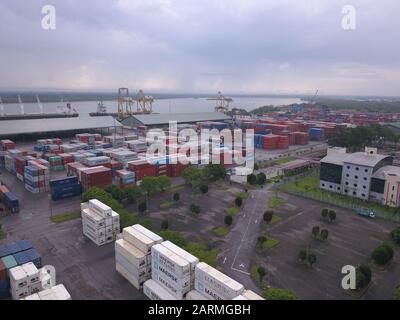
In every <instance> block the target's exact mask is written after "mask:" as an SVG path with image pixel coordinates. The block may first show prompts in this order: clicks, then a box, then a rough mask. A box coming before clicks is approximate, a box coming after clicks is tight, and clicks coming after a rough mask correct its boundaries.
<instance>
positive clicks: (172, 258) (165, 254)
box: [151, 244, 190, 278]
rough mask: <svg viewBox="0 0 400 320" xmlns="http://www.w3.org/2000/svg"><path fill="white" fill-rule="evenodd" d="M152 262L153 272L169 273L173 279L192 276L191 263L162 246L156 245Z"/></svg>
mask: <svg viewBox="0 0 400 320" xmlns="http://www.w3.org/2000/svg"><path fill="white" fill-rule="evenodd" d="M151 260H152V267H153V270H158V271H159V272H165V273H168V274H170V276H171V278H183V277H189V276H190V264H189V262H188V261H187V260H185V259H183V258H181V257H180V256H178V255H177V254H175V253H174V252H173V251H171V250H169V249H168V248H166V247H164V246H163V245H162V244H156V245H154V246H153V247H152V248H151Z"/></svg>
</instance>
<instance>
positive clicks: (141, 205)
mask: <svg viewBox="0 0 400 320" xmlns="http://www.w3.org/2000/svg"><path fill="white" fill-rule="evenodd" d="M138 210H139V212H140V213H143V212H145V211H146V210H147V203H146V202H141V203H139V206H138Z"/></svg>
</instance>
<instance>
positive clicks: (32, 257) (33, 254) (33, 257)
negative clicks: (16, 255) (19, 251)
mask: <svg viewBox="0 0 400 320" xmlns="http://www.w3.org/2000/svg"><path fill="white" fill-rule="evenodd" d="M25 254H26V256H27V257H28V258H29V261H30V262H33V264H34V265H35V266H36V268H38V269H40V268H41V267H42V257H41V256H40V254H39V253H38V252H37V251H36V249H29V250H27V251H25Z"/></svg>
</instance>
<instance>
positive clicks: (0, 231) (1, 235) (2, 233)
mask: <svg viewBox="0 0 400 320" xmlns="http://www.w3.org/2000/svg"><path fill="white" fill-rule="evenodd" d="M6 236H7V234H6V232H5V231H4V230H3V229H0V240H2V239H5V238H6Z"/></svg>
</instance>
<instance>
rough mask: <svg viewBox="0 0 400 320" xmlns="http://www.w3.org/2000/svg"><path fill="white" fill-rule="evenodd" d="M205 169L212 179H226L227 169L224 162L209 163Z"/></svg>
mask: <svg viewBox="0 0 400 320" xmlns="http://www.w3.org/2000/svg"><path fill="white" fill-rule="evenodd" d="M205 170H206V175H207V177H208V178H209V179H211V180H212V181H217V180H220V179H224V178H225V176H226V169H225V167H224V166H223V165H222V164H209V165H208V166H207V167H206V169H205Z"/></svg>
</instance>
